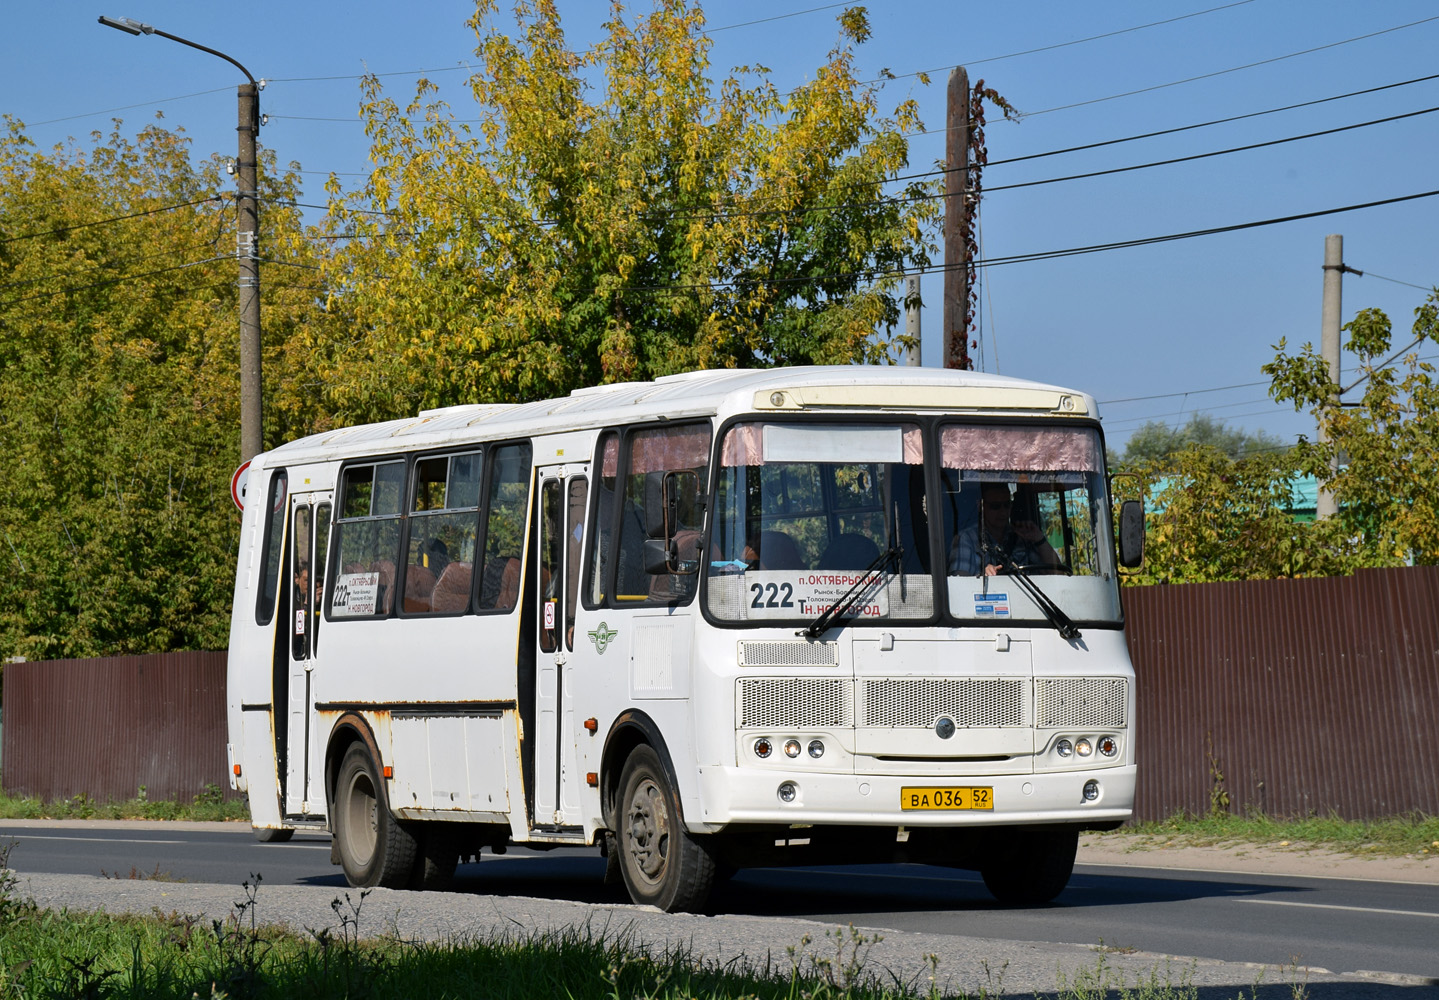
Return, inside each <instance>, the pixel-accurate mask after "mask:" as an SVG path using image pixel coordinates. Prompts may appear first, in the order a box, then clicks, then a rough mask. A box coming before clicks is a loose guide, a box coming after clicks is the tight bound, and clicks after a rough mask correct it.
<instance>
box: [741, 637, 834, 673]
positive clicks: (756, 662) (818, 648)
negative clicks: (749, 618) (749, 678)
mask: <svg viewBox="0 0 1439 1000" xmlns="http://www.w3.org/2000/svg"><path fill="white" fill-rule="evenodd" d="M739 665H740V666H742V667H837V666H839V643H837V642H809V641H807V640H804V639H797V640H796V639H789V640H785V639H780V640H776V641H773V642H760V641H758V640H753V641H741V642H740V644H739Z"/></svg>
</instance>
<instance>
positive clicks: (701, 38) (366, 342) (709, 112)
mask: <svg viewBox="0 0 1439 1000" xmlns="http://www.w3.org/2000/svg"><path fill="white" fill-rule="evenodd" d="M514 13H515V19H516V23H517V30H516V31H514V32H512V33H511V34H506V33H505V32H504V31H502V30H501V29H500V28H499V27H498V26H497V24H496V21H497V17H498V12H497V5H496V3H495V0H479V2H478V3H477V5H476V10H475V14H474V16H473V18H472V19H471V21H470V26H471V28H473V30H474V31H475V33H476V37H477V39H478V48H477V50H476V52H477V55H478V56H479V58H480V60H481V63H482V69H481V70H480V72H478V73H476V74H475V75H474V76H473V77H472V78H471V79H470V81H469V86H470V90H471V92H472V94H473V97H474V100H475V103H476V106H477V111H478V117H479V122H480V123H479V125H478V126H477V127H476V128H475V129H473V130H472V129H471V128H470V127H469V126H468V125H465V124H463V123H461V122H458V121H456V120H455V118H454V116H453V115H452V114H451V113H450V111H449V109H448V108H447V107H446V106H445V105H444V104H442V103H439V102H438V101H437V100H436V99H435V89H434V87H433V85H432V84H430V83H429V82H428V81H425V80H422V81H420V83H419V85H418V87H417V90H416V94H415V97H414V99H413V101H412V102H411V103H410V104H409V105H408V106H407V107H404V108H401V107H400V105H398V104H397V103H396V102H395V101H394V100H392V99H390V98H388V97H385V96H384V95H383V93H382V92H381V89H380V85H379V82H378V81H377V80H376V79H375V78H373V77H371V78H369V79H367V80H366V82H365V85H364V87H365V96H366V103H365V104H364V107H363V114H364V117H365V121H366V128H367V131H368V134H369V136H370V139H371V143H372V145H371V156H372V159H373V161H374V163H375V164H376V166H375V168H374V170H373V172H372V173H371V175H370V177H369V179H368V181H367V183H366V184H365V185H364V187H363V189H362V190H360V191H358V192H355V193H354V194H352V195H342V194H341V193H340V192H339V190H338V188H337V187H334V186H332V189H331V191H332V198H333V201H332V207H331V211H332V218H333V222H332V226H333V231H332V235H334V236H343V237H347V239H345V240H341V241H339V242H343V243H344V244H345V246H344V247H343V248H342V249H340V250H339V251H337V252H336V253H335V255H334V258H333V259H332V260H331V261H329V262H328V263H327V265H326V267H327V272H326V274H327V277H328V278H329V279H330V280H331V281H332V282H333V286H334V288H335V294H334V295H333V296H332V298H331V300H330V307H331V309H332V311H333V312H334V313H335V314H336V315H337V316H338V317H340V318H341V319H342V320H343V321H342V322H341V323H339V324H337V325H332V326H329V327H326V328H324V330H323V331H321V332H320V333H319V334H318V335H317V336H316V337H314V338H313V340H312V342H311V343H312V346H313V347H314V349H315V351H316V357H317V360H318V363H319V364H320V366H321V370H322V373H323V376H324V381H325V386H326V391H327V393H328V394H329V395H328V399H329V403H330V405H331V407H332V408H333V409H334V410H335V411H336V412H337V413H340V414H342V415H343V416H344V418H345V419H347V420H353V419H361V418H376V417H381V416H391V415H396V414H402V413H413V412H414V411H415V410H416V408H417V407H422V406H435V405H443V404H448V403H454V402H461V401H476V400H492V401H519V400H527V399H536V398H543V397H546V396H550V395H558V394H563V393H566V392H568V391H569V390H571V389H573V388H576V387H578V386H584V385H593V384H598V383H602V382H615V381H623V380H633V379H648V378H653V377H655V376H659V375H664V374H667V373H671V372H677V371H682V370H686V369H693V368H715V367H754V366H763V365H770V364H810V363H826V362H835V363H847V362H853V361H870V362H874V361H882V360H885V359H886V358H887V357H888V352H889V348H890V346H891V343H894V342H897V340H899V339H902V337H901V336H897V335H895V333H894V328H895V326H896V324H897V323H898V320H899V318H900V314H901V311H900V302H899V295H900V294H901V293H900V291H899V286H900V283H901V282H900V278H901V276H902V273H903V269H904V268H907V267H924V266H927V265H928V264H929V253H930V252H931V251H932V249H933V246H934V236H935V229H936V225H937V219H938V212H939V207H938V205H939V203H938V201H937V200H936V199H935V198H934V197H933V195H936V194H937V193H938V191H939V187H938V184H937V183H935V182H925V183H911V184H909V185H908V186H906V187H905V188H904V189H903V190H902V192H901V193H900V194H899V195H898V196H896V195H894V194H886V192H885V184H886V182H887V181H890V180H891V179H893V178H895V176H896V175H897V174H898V173H899V172H900V171H901V170H903V169H904V168H905V167H906V166H907V164H908V144H907V142H906V139H905V134H906V133H908V132H911V131H914V130H916V129H918V128H920V127H921V123H920V121H919V119H918V117H917V109H916V105H915V103H914V102H913V101H912V100H904V101H902V102H900V104H899V105H898V107H897V108H895V110H894V112H893V114H892V116H891V117H887V118H885V117H880V115H879V112H878V110H877V107H878V105H877V101H878V91H877V89H876V87H874V86H869V85H865V84H861V83H860V82H859V81H858V80H857V78H856V74H855V70H854V64H853V47H854V46H855V45H858V44H860V43H862V42H863V41H864V40H865V38H867V37H868V34H869V26H868V23H867V21H866V19H865V15H864V12H863V8H851V9H849V10H847V11H845V12H844V13H843V15H842V16H841V17H840V18H839V24H840V41H839V44H838V46H837V47H836V48H835V49H834V50H833V51H832V52H831V53H830V54H829V57H828V59H827V61H826V62H825V63H824V64H823V65H821V66H820V67H819V68H818V70H817V71H816V73H815V74H814V77H813V79H812V80H810V81H809V82H807V83H804V84H801V85H800V86H799V87H797V88H796V89H795V90H793V91H790V92H789V93H781V92H780V91H779V90H778V89H776V88H775V86H774V85H773V84H772V83H770V82H768V81H767V80H765V79H763V77H764V75H765V74H766V73H767V71H766V70H764V69H763V68H762V67H756V68H754V69H749V68H740V69H738V70H736V71H735V73H734V74H733V75H731V76H729V77H728V78H727V79H725V80H724V82H723V83H721V84H720V85H719V86H718V88H716V87H715V85H714V84H713V82H712V81H711V79H710V77H709V75H708V71H709V55H708V53H709V45H710V43H709V40H708V38H707V37H706V36H705V35H703V34H702V33H701V32H702V28H703V24H704V19H703V14H702V12H701V11H700V10H699V8H698V7H697V6H691V5H690V3H689V2H688V0H661V2H660V3H658V4H657V6H656V9H655V11H654V12H653V13H652V14H650V15H649V16H647V17H644V18H642V19H640V20H639V21H638V23H637V24H636V25H634V26H633V27H631V26H630V25H628V24H626V23H625V20H624V18H623V17H622V16H621V15H622V13H623V11H622V9H621V7H620V6H619V5H618V4H616V5H615V6H614V8H613V13H612V16H611V19H610V21H609V22H608V24H607V25H606V26H605V27H606V31H607V35H606V37H605V38H604V39H603V40H602V41H600V42H599V43H597V44H596V45H595V46H594V47H592V48H590V49H587V50H585V51H574V50H572V49H570V48H569V47H568V46H567V45H566V42H565V38H564V33H563V31H562V29H561V25H560V17H559V14H558V12H557V10H556V7H555V4H554V3H553V0H534V2H533V3H531V2H527V0H518V2H517V3H516V5H515V10H514ZM512 35H513V37H512ZM756 79H758V80H759V82H755V80H756ZM877 330H879V331H883V333H882V335H881V336H878V337H877V336H876V331H877Z"/></svg>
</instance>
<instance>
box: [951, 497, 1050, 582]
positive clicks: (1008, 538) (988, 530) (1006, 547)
mask: <svg viewBox="0 0 1439 1000" xmlns="http://www.w3.org/2000/svg"><path fill="white" fill-rule="evenodd" d="M1009 487H1010V484H1009V483H1003V482H990V483H982V484H981V485H980V488H979V520H978V521H977V522H976V523H975V524H972V525H970V526H969V527H968V528H964V529H962V530H961V531H960V532H959V533H958V534H957V535H955V537H954V544H953V545H952V546H951V548H950V558H949V572H950V575H951V576H979V575H980V574H981V573H983V574H984V575H985V576H995V575H996V574H998V573H1003V572H1008V571H1009V569H1010V567H1011V566H1023V567H1031V566H1058V565H1059V553H1058V552H1055V551H1054V547H1053V546H1051V545H1050V544H1049V539H1048V538H1046V537H1045V534H1044V531H1043V529H1041V528H1040V527H1039V525H1037V524H1035V523H1034V522H1033V521H1011V520H1010V517H1009V515H1010V513H1011V512H1012V511H1013V509H1014V498H1013V497H1012V496H1011V495H1010V489H1009Z"/></svg>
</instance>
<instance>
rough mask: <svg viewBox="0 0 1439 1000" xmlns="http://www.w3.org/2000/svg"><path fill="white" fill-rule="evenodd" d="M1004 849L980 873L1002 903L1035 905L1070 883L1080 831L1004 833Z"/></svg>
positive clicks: (1011, 831)
mask: <svg viewBox="0 0 1439 1000" xmlns="http://www.w3.org/2000/svg"><path fill="white" fill-rule="evenodd" d="M1004 843H1005V846H1004V848H1003V849H1001V850H1000V851H998V852H997V853H996V854H995V855H994V856H993V857H992V858H991V859H990V860H989V861H987V862H986V863H985V864H984V866H983V867H982V868H980V870H979V873H980V875H982V876H983V877H984V885H985V887H986V888H987V889H989V891H990V893H991V894H992V895H993V896H994V898H995V899H997V900H999V901H1000V902H1001V903H1010V904H1013V905H1017V906H1036V905H1039V904H1041V903H1048V902H1049V901H1050V900H1052V899H1054V897H1055V896H1058V895H1059V894H1060V893H1061V892H1063V891H1064V887H1065V886H1067V885H1068V884H1069V876H1070V875H1071V874H1072V873H1073V872H1074V856H1075V854H1076V853H1078V851H1079V830H1078V829H1071V830H1028V829H1024V828H1022V827H1021V828H1018V829H1014V830H1006V831H1005V835H1004Z"/></svg>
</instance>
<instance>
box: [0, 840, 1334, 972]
mask: <svg viewBox="0 0 1439 1000" xmlns="http://www.w3.org/2000/svg"><path fill="white" fill-rule="evenodd" d="M6 854H8V850H0V998H9V997H87V998H89V997H147V998H157V1000H165V998H175V1000H186V998H196V997H210V998H215V997H233V998H252V1000H265V998H269V997H277V998H279V997H292V996H305V997H318V998H324V997H346V998H356V1000H359V998H375V1000H385V998H390V997H395V998H401V997H404V998H409V997H415V996H426V997H431V998H435V1000H444V998H450V997H454V998H460V997H476V996H482V997H486V998H487V1000H534V998H538V997H547V998H548V997H564V998H567V1000H621V998H625V1000H630V998H633V1000H951V998H953V1000H961V998H962V1000H991V998H998V997H1002V996H1005V995H1006V992H1005V988H1004V982H1003V979H1004V972H1005V969H1004V968H1003V967H1000V968H999V969H992V968H990V967H989V965H988V964H987V963H981V971H982V972H983V973H984V974H985V977H986V982H987V985H981V986H980V987H979V989H978V992H976V993H973V994H971V993H965V992H958V993H954V992H945V991H943V990H942V989H941V987H940V986H939V983H940V982H941V981H942V980H940V979H939V976H940V969H939V959H938V958H937V957H936V956H932V955H931V956H929V966H928V971H927V972H921V973H920V974H919V975H917V976H915V977H913V978H911V979H909V980H903V979H900V978H899V977H897V976H895V975H894V974H893V973H891V972H889V971H888V970H884V969H877V968H875V967H873V966H871V965H870V964H869V962H868V958H869V953H870V949H871V948H872V947H873V946H874V945H875V944H877V943H879V941H880V940H881V938H880V937H879V936H878V935H875V936H866V935H864V934H862V933H860V932H859V931H857V930H856V929H855V928H854V927H853V926H851V927H849V928H848V929H846V928H838V929H836V930H835V931H832V932H828V933H826V934H825V940H824V941H823V942H816V941H815V940H813V939H812V938H811V937H810V936H808V935H806V936H805V937H804V938H802V939H801V940H800V942H799V944H798V945H796V946H794V947H791V948H787V949H786V950H785V952H784V954H783V955H781V956H779V957H778V958H775V957H773V956H771V957H770V958H769V959H767V960H766V961H765V963H764V964H763V965H758V964H754V963H751V962H746V961H731V962H727V963H717V962H714V961H704V960H700V959H698V958H697V957H696V956H695V955H694V954H693V953H692V952H691V951H689V950H688V949H684V948H669V949H664V950H661V951H655V950H652V949H649V948H647V947H646V946H644V945H643V944H641V943H639V942H638V941H636V940H635V939H634V938H633V937H632V936H630V935H629V934H627V933H626V932H624V931H618V932H613V931H610V930H609V929H604V930H596V929H594V928H578V929H576V928H570V929H565V930H550V931H533V930H516V931H515V932H514V933H512V934H509V935H507V936H504V937H501V938H498V939H492V940H482V939H477V938H476V939H469V940H463V939H454V940H450V941H445V942H438V943H410V942H406V941H404V940H402V939H400V938H399V937H398V936H396V934H395V932H394V931H392V932H391V933H390V934H389V935H387V936H384V937H380V938H367V937H364V936H362V934H361V916H362V910H363V907H364V901H365V896H366V895H367V893H365V892H361V893H359V894H358V897H355V896H353V895H351V894H349V893H346V894H345V895H344V896H343V901H342V899H341V898H336V899H335V901H334V902H333V903H332V908H333V909H334V911H335V915H336V924H335V926H332V927H326V928H320V929H313V928H307V929H306V930H305V932H304V933H297V932H295V931H293V930H289V929H286V928H283V927H277V926H271V925H266V924H265V923H263V922H262V921H261V920H260V919H259V917H258V915H257V895H258V886H259V877H258V876H255V877H254V881H253V882H246V883H244V885H243V888H244V891H245V895H246V898H245V899H244V900H241V901H239V902H237V903H236V904H235V907H236V908H235V910H234V911H233V912H232V913H231V915H230V917H229V918H228V919H226V920H215V921H211V922H208V923H207V922H205V921H203V920H201V919H200V918H197V917H193V916H187V915H184V914H181V913H177V912H172V913H168V914H165V913H162V912H160V911H159V910H156V911H155V912H154V913H153V914H152V915H151V916H132V915H125V916H118V915H117V916H110V915H107V914H104V913H89V912H76V913H72V912H67V911H60V912H56V911H53V910H41V909H39V908H38V907H36V906H35V905H34V904H33V903H29V902H27V901H24V900H22V899H18V898H17V897H16V896H15V893H14V889H15V885H16V876H15V875H14V873H13V872H11V871H8V870H5V869H4V868H3V865H4V862H5V860H6V858H5V855H6ZM1193 971H1194V970H1193V967H1192V966H1186V967H1183V968H1181V969H1179V970H1173V969H1170V968H1169V967H1168V966H1167V965H1166V966H1165V967H1164V968H1163V969H1162V970H1161V969H1160V968H1159V967H1158V966H1156V967H1155V968H1152V969H1150V970H1149V971H1148V972H1147V973H1142V974H1137V975H1136V976H1135V978H1134V979H1133V980H1132V981H1131V979H1130V977H1129V976H1128V975H1126V973H1125V972H1124V971H1123V970H1120V969H1117V968H1115V967H1114V966H1113V965H1112V964H1110V962H1109V960H1108V959H1107V957H1106V955H1105V954H1103V953H1101V954H1100V955H1099V956H1098V958H1097V959H1096V960H1095V962H1094V963H1093V964H1092V965H1089V966H1084V967H1082V968H1080V969H1078V970H1076V971H1074V972H1073V973H1071V974H1068V975H1066V974H1065V973H1063V972H1062V971H1057V972H1056V985H1055V988H1054V990H1053V991H1052V992H1046V993H1044V994H1043V996H1045V997H1046V998H1049V1000H1098V998H1106V1000H1198V998H1199V997H1201V996H1204V997H1218V996H1220V995H1221V993H1220V992H1219V991H1215V990H1213V989H1212V988H1207V989H1204V990H1202V991H1201V990H1200V988H1198V987H1196V986H1195V985H1194V984H1193V982H1192V977H1193ZM1289 978H1290V982H1289V983H1288V984H1274V985H1275V986H1277V987H1278V991H1279V993H1280V995H1284V996H1288V997H1289V998H1291V1000H1297V998H1303V997H1306V996H1307V995H1308V990H1307V983H1306V982H1304V981H1303V980H1301V979H1299V978H1298V977H1297V976H1291V977H1289ZM1261 987H1262V989H1261ZM1261 993H1262V995H1263V996H1266V997H1269V996H1274V995H1275V991H1274V989H1273V987H1272V986H1271V985H1270V984H1264V983H1263V982H1262V977H1261V978H1260V979H1259V980H1256V982H1255V984H1254V985H1253V986H1252V987H1251V988H1249V990H1248V992H1247V995H1246V990H1244V989H1240V990H1239V991H1238V992H1237V993H1234V994H1231V993H1229V991H1228V990H1227V989H1226V990H1224V991H1222V995H1223V996H1225V997H1228V996H1231V995H1233V996H1235V997H1236V1000H1256V998H1258V997H1260V996H1261Z"/></svg>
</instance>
